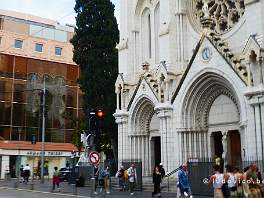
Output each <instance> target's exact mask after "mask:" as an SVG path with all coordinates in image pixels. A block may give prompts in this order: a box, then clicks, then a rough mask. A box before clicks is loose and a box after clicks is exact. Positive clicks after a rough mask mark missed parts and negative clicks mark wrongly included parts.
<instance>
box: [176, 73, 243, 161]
mask: <svg viewBox="0 0 264 198" xmlns="http://www.w3.org/2000/svg"><path fill="white" fill-rule="evenodd" d="M183 101H184V102H183V106H182V111H181V112H182V125H183V128H184V129H185V130H184V131H183V132H182V133H181V136H180V141H181V144H182V145H183V146H182V150H183V156H182V157H183V160H188V158H193V157H195V158H214V157H215V156H218V157H222V158H223V159H225V160H226V162H228V163H231V164H232V163H233V164H235V163H237V161H239V160H240V159H241V146H240V145H241V143H240V133H239V122H240V104H239V100H238V97H237V95H236V92H235V90H234V88H233V86H232V85H231V84H230V83H229V82H228V80H227V79H225V78H224V77H223V76H220V75H218V74H215V73H213V72H207V73H204V74H202V75H201V76H199V77H198V78H197V80H195V81H194V82H193V83H192V84H191V86H190V87H189V89H188V91H187V92H186V95H185V97H184V100H183Z"/></svg>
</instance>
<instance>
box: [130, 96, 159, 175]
mask: <svg viewBox="0 0 264 198" xmlns="http://www.w3.org/2000/svg"><path fill="white" fill-rule="evenodd" d="M130 140H131V159H134V160H140V161H142V174H143V176H149V175H151V172H152V167H153V166H154V165H155V163H156V161H160V158H161V157H160V154H159V152H158V151H159V150H161V148H160V147H161V146H160V134H159V120H158V118H157V116H156V114H155V112H154V104H153V103H152V102H151V101H150V100H149V99H148V98H142V99H141V100H140V101H139V102H138V103H137V106H136V108H135V109H134V111H133V114H132V134H131V136H130ZM153 160H154V161H153Z"/></svg>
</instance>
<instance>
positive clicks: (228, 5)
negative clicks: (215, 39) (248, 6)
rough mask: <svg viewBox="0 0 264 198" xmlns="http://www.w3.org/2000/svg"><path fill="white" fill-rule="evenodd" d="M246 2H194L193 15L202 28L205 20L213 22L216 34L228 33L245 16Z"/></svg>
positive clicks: (195, 0)
mask: <svg viewBox="0 0 264 198" xmlns="http://www.w3.org/2000/svg"><path fill="white" fill-rule="evenodd" d="M244 12H245V3H244V0H192V1H191V13H192V14H191V15H192V18H193V20H194V21H195V23H196V24H197V25H199V26H201V21H202V20H203V19H205V17H206V18H209V19H211V20H212V21H213V25H214V26H215V28H214V29H215V32H216V33H217V34H224V33H226V32H228V31H229V30H230V29H231V28H232V27H233V26H234V25H235V24H236V23H237V22H238V21H239V19H240V18H241V17H242V16H243V14H244Z"/></svg>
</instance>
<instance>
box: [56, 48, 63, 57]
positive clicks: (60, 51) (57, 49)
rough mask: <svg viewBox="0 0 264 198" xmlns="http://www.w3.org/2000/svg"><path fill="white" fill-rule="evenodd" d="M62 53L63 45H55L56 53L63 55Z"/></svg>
mask: <svg viewBox="0 0 264 198" xmlns="http://www.w3.org/2000/svg"><path fill="white" fill-rule="evenodd" d="M61 54H62V48H61V47H55V55H56V56H61Z"/></svg>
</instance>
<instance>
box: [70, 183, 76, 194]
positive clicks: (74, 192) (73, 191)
mask: <svg viewBox="0 0 264 198" xmlns="http://www.w3.org/2000/svg"><path fill="white" fill-rule="evenodd" d="M71 185H72V194H73V195H77V187H76V184H71Z"/></svg>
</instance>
